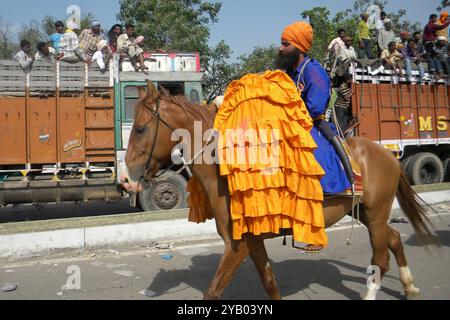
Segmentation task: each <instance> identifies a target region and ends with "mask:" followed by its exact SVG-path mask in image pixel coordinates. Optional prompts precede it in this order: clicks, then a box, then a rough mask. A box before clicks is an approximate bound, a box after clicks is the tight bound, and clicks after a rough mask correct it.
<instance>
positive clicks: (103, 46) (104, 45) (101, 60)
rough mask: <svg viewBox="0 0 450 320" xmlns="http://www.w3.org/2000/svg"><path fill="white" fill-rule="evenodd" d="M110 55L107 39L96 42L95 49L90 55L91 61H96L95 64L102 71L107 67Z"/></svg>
mask: <svg viewBox="0 0 450 320" xmlns="http://www.w3.org/2000/svg"><path fill="white" fill-rule="evenodd" d="M111 57H112V52H111V50H110V48H109V46H108V41H106V40H101V41H100V42H99V43H97V51H96V52H95V53H94V56H93V57H92V62H94V61H95V62H97V65H98V67H99V69H100V71H101V72H102V73H104V72H105V71H106V69H107V68H108V64H109V61H110V59H111Z"/></svg>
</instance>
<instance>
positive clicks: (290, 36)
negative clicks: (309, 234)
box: [276, 22, 353, 251]
mask: <svg viewBox="0 0 450 320" xmlns="http://www.w3.org/2000/svg"><path fill="white" fill-rule="evenodd" d="M313 39H314V32H313V28H312V27H311V25H310V24H308V23H305V22H296V23H294V24H292V25H290V26H288V27H286V28H285V30H284V31H283V34H282V36H281V47H280V50H279V55H278V57H277V63H276V67H277V68H278V69H281V70H284V71H286V72H287V73H288V74H289V76H290V77H291V78H292V80H293V81H294V82H295V84H296V85H297V88H298V90H299V91H301V97H302V99H303V101H304V102H305V104H306V107H307V109H308V111H309V113H310V115H311V117H312V118H313V119H314V128H313V129H312V130H311V135H312V136H313V138H314V141H315V142H316V143H317V145H318V148H317V149H316V150H315V152H314V155H315V157H316V159H317V161H318V162H319V164H320V165H321V166H322V168H323V169H324V170H325V176H324V177H323V178H322V180H321V184H322V188H323V191H324V193H325V194H339V193H342V192H344V191H346V190H347V189H349V188H350V187H351V184H352V183H353V176H352V169H351V166H350V165H349V161H348V158H347V156H346V155H345V152H344V151H343V148H342V146H341V144H340V142H339V139H338V138H337V136H338V135H337V130H336V127H335V126H334V125H333V124H332V123H330V122H328V121H326V120H325V112H326V109H327V107H328V104H329V101H330V97H331V96H330V89H331V83H330V79H329V77H328V74H327V72H326V71H325V69H324V68H323V67H322V66H321V65H320V64H319V62H317V61H316V60H314V59H311V58H309V57H308V55H307V53H308V52H309V50H310V49H311V46H312V43H313ZM337 151H338V152H337ZM341 163H343V164H344V168H345V170H346V171H344V170H343V167H342V164H341ZM305 249H309V250H310V251H315V250H320V249H321V248H320V247H318V246H307V247H305Z"/></svg>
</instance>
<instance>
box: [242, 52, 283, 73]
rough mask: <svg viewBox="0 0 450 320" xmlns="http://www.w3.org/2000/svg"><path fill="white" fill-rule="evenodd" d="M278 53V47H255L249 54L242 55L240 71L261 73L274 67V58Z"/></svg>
mask: <svg viewBox="0 0 450 320" xmlns="http://www.w3.org/2000/svg"><path fill="white" fill-rule="evenodd" d="M277 53H278V47H277V46H276V45H271V46H269V47H255V48H254V49H253V52H251V53H250V54H249V55H242V56H240V57H239V58H238V60H239V69H240V70H239V73H240V75H245V74H247V73H260V72H264V71H266V70H272V69H273V68H274V62H275V61H274V60H275V57H276V56H277Z"/></svg>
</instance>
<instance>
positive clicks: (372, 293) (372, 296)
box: [364, 286, 378, 301]
mask: <svg viewBox="0 0 450 320" xmlns="http://www.w3.org/2000/svg"><path fill="white" fill-rule="evenodd" d="M377 293H378V289H377V287H376V286H373V287H371V288H369V290H368V291H367V293H366V295H365V297H364V300H367V301H374V300H377Z"/></svg>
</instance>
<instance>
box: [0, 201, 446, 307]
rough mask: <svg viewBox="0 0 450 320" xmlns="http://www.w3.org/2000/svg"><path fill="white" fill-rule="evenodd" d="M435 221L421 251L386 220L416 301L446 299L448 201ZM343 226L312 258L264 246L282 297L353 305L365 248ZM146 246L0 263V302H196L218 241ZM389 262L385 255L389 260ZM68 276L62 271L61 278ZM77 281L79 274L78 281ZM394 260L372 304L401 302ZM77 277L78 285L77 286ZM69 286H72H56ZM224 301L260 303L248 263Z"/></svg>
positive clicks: (361, 283) (359, 236)
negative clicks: (431, 239) (431, 243)
mask: <svg viewBox="0 0 450 320" xmlns="http://www.w3.org/2000/svg"><path fill="white" fill-rule="evenodd" d="M435 208H436V210H438V211H439V212H440V213H441V219H442V220H440V219H439V218H437V217H436V216H432V221H433V222H434V223H435V228H436V234H437V235H438V236H439V238H440V241H441V244H442V247H441V249H440V250H436V249H435V248H431V253H428V252H427V251H426V250H425V248H424V247H422V246H420V245H419V244H418V242H417V239H416V237H415V235H414V233H413V230H412V227H411V225H410V224H408V223H392V224H391V225H392V226H393V228H395V229H396V230H398V231H399V232H400V233H401V235H402V239H403V241H404V243H405V248H406V254H407V257H408V259H409V264H410V267H411V270H412V272H413V275H414V276H415V278H416V286H417V287H419V288H420V289H421V290H422V298H423V299H439V300H441V299H450V275H449V272H448V270H449V264H450V215H449V212H450V210H449V208H450V203H448V204H443V205H436V206H435ZM350 232H351V229H350V226H349V225H341V226H338V227H337V228H336V227H335V228H333V229H331V230H330V231H329V238H330V246H329V248H327V249H326V250H325V251H323V252H321V253H319V254H303V253H301V252H299V251H298V250H294V249H292V248H291V247H290V246H287V247H283V246H282V239H275V240H271V241H267V247H268V252H269V256H270V257H271V259H272V267H273V269H274V271H275V274H276V276H277V281H278V285H279V287H280V290H281V294H282V296H283V298H284V299H287V300H309V299H312V300H324V299H333V300H349V299H350V300H354V299H361V295H362V294H363V293H364V292H365V290H366V283H367V278H368V276H369V275H368V274H367V273H366V269H367V267H368V266H369V264H370V259H371V248H370V244H369V239H368V235H367V230H366V229H365V228H364V227H357V228H355V230H354V234H353V244H352V245H351V246H347V245H346V239H347V238H349V236H350ZM155 246H156V244H154V243H150V244H145V245H142V246H141V247H133V248H129V247H117V248H108V249H102V250H93V251H85V252H81V253H80V252H70V251H67V252H64V251H63V252H59V253H55V254H52V255H51V256H45V257H35V258H27V259H0V287H3V286H4V285H5V284H13V285H15V284H17V288H16V289H15V290H14V291H12V292H8V293H6V292H1V291H0V300H3V299H51V300H53V299H54V300H81V299H83V300H85V299H87V300H94V299H106V300H108V299H131V300H141V299H142V300H144V299H148V300H197V299H202V297H203V292H204V291H206V290H207V288H208V286H209V283H210V281H211V279H212V277H213V275H214V273H215V270H216V267H217V265H218V263H219V259H220V257H221V253H222V250H223V246H222V244H221V243H220V241H219V239H216V240H210V241H207V242H197V243H176V244H175V246H174V247H173V248H168V247H169V246H170V244H164V243H163V244H162V245H161V244H160V246H159V248H156V247H155ZM391 257H392V255H391ZM68 272H69V273H68ZM78 276H79V277H78ZM398 277H399V274H398V270H397V267H396V265H395V260H394V259H393V257H392V259H391V271H390V272H389V273H388V274H387V277H385V278H384V280H383V284H382V290H381V291H380V293H379V295H378V298H379V299H380V300H398V299H404V295H403V292H402V286H401V284H400V282H399V281H398ZM78 280H79V282H78ZM67 283H69V285H74V286H75V287H77V286H78V285H79V289H75V290H67V289H70V287H69V288H67V287H64V285H66V284H67ZM223 298H224V299H225V300H266V299H268V296H267V294H266V293H265V291H264V289H263V287H262V285H261V283H260V281H259V278H258V276H257V273H256V271H255V269H254V267H253V265H252V263H251V261H250V260H249V259H248V260H246V261H245V263H244V264H243V265H242V267H241V268H240V269H239V271H238V273H237V275H236V277H235V279H234V280H233V282H232V283H231V285H230V287H229V288H228V289H227V290H226V291H225V294H224V296H223Z"/></svg>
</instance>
